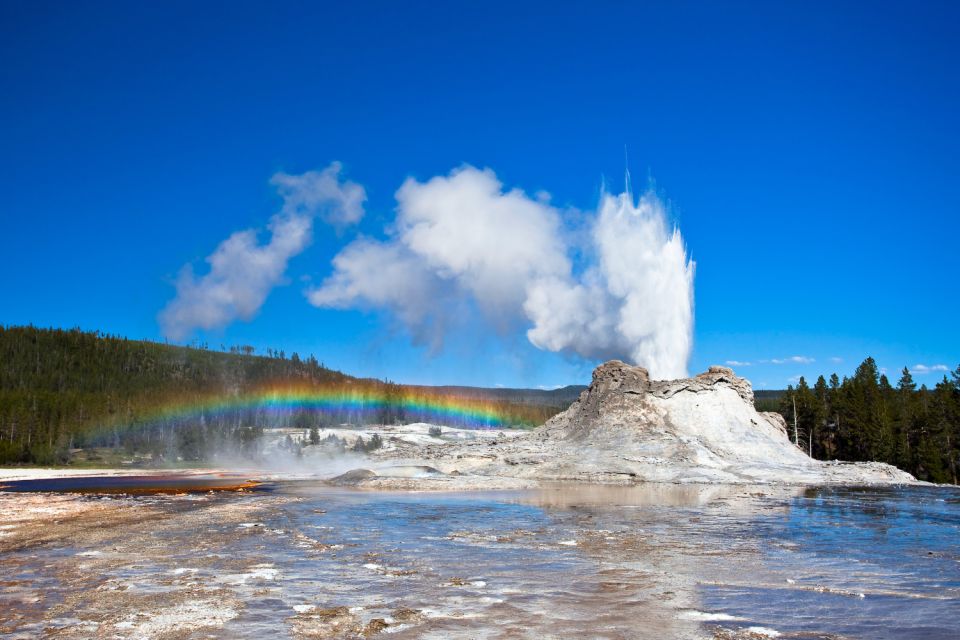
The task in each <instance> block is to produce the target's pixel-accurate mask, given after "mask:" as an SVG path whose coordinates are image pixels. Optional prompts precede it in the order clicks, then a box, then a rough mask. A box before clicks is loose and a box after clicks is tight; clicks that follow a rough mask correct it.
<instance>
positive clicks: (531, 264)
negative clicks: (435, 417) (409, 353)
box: [307, 166, 694, 378]
mask: <svg viewBox="0 0 960 640" xmlns="http://www.w3.org/2000/svg"><path fill="white" fill-rule="evenodd" d="M396 197H397V202H398V207H397V218H396V220H395V222H394V224H393V225H391V226H390V230H389V231H388V233H387V238H386V239H385V240H383V241H376V240H371V239H369V238H363V237H361V238H358V239H356V240H354V241H353V242H352V243H350V244H349V245H347V246H346V247H345V248H344V249H343V250H342V251H341V252H340V253H339V254H338V255H337V256H336V258H334V261H333V266H334V272H333V274H332V275H330V276H329V277H328V278H327V279H326V280H325V281H324V282H323V284H322V285H321V286H320V287H318V288H315V289H313V290H311V291H309V292H308V293H307V296H308V299H309V301H310V302H311V303H312V304H314V305H316V306H319V307H332V308H349V307H367V308H380V309H385V310H389V311H391V312H392V313H393V314H394V316H395V317H396V318H397V319H398V320H399V321H400V322H401V323H403V324H404V325H405V326H406V327H407V328H408V330H409V331H410V332H411V334H412V335H413V336H414V338H415V339H418V340H419V341H429V342H430V343H431V344H432V345H433V346H434V347H439V343H440V341H442V339H443V335H444V332H445V331H446V330H448V328H449V327H452V326H455V325H456V324H457V323H458V321H459V320H460V315H461V314H462V313H463V312H464V310H465V309H466V310H470V309H473V308H476V309H478V310H479V311H480V313H481V315H482V317H483V318H484V319H485V321H486V323H487V324H488V325H490V326H492V327H494V328H495V329H496V330H498V331H499V332H501V333H505V332H509V331H513V330H515V329H516V328H517V327H521V326H524V325H525V326H526V327H527V332H526V335H527V338H528V339H529V340H530V342H531V343H532V344H533V345H535V346H536V347H538V348H540V349H546V350H549V351H561V352H566V353H573V354H578V355H580V356H583V357H585V358H588V359H607V358H612V357H616V358H622V359H625V360H628V361H631V362H633V363H635V364H640V365H643V366H645V367H647V368H648V369H650V372H651V374H652V375H653V376H654V377H657V378H676V377H682V376H684V375H686V365H687V360H688V358H689V356H690V350H691V346H692V330H693V276H694V263H693V262H692V261H690V260H688V259H687V255H686V249H685V248H684V245H683V240H682V238H681V236H680V232H679V230H677V229H672V228H670V226H669V225H668V222H667V216H666V210H665V208H664V206H663V203H662V202H661V201H660V199H659V198H658V197H657V196H656V194H655V193H653V192H652V191H649V192H647V193H645V194H644V195H643V196H642V197H641V198H640V200H639V202H634V200H633V197H632V195H631V194H630V193H629V187H628V188H627V192H626V193H624V194H621V195H619V196H614V195H612V194H608V193H604V194H603V195H602V197H601V201H600V206H599V209H598V211H597V212H596V214H595V215H594V216H593V218H592V223H591V225H590V227H589V230H588V231H587V232H586V237H584V238H577V237H575V235H574V234H572V233H571V232H570V231H569V230H567V229H566V228H565V227H564V224H563V216H562V215H561V211H560V210H558V209H557V208H556V207H554V206H553V205H551V204H550V203H549V201H548V200H547V199H545V198H531V197H529V196H527V195H526V194H525V193H524V192H523V191H521V190H519V189H512V190H509V191H504V189H503V185H502V183H501V182H500V181H499V180H497V178H496V175H495V174H494V173H493V172H492V171H490V170H489V169H486V170H479V169H476V168H474V167H471V166H464V167H461V168H459V169H456V170H454V171H453V172H451V173H450V174H449V175H448V176H437V177H435V178H432V179H431V180H429V181H427V182H425V183H420V182H417V181H415V180H413V179H410V180H407V181H406V182H405V183H404V184H403V186H402V187H401V188H400V189H399V190H398V191H397V194H396ZM581 245H585V246H586V247H588V250H587V252H586V253H587V259H586V264H582V265H580V266H579V267H578V268H574V261H573V259H572V256H573V255H574V253H575V249H576V248H578V247H579V246H581Z"/></svg>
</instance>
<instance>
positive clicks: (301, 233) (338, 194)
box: [158, 162, 366, 340]
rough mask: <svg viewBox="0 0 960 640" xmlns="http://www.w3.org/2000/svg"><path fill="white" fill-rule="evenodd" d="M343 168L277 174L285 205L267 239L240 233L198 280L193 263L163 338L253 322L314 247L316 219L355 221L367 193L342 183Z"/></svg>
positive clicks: (163, 319) (163, 323) (163, 322)
mask: <svg viewBox="0 0 960 640" xmlns="http://www.w3.org/2000/svg"><path fill="white" fill-rule="evenodd" d="M340 170H341V166H340V163H338V162H334V163H333V164H331V165H330V166H329V167H327V168H326V169H324V170H323V171H308V172H307V173H304V174H301V175H290V174H286V173H278V174H276V175H275V176H273V179H272V180H271V183H272V184H274V185H275V186H276V187H277V191H278V193H279V194H280V196H281V197H282V198H283V206H282V207H281V209H280V211H279V212H278V213H276V214H275V215H273V216H272V217H271V218H270V222H269V223H268V224H267V230H268V231H269V232H270V239H269V241H267V242H266V243H265V244H261V243H260V241H259V239H258V232H257V230H255V229H246V230H243V231H237V232H235V233H233V234H231V235H230V237H229V238H227V239H226V240H224V241H223V242H221V243H220V245H219V246H218V247H217V248H216V250H214V252H213V253H212V254H210V255H209V256H208V257H207V263H208V264H209V265H210V269H209V271H208V272H207V273H206V274H204V275H202V276H199V277H198V276H196V275H194V272H193V267H192V265H189V264H188V265H186V266H184V267H183V268H182V269H181V270H180V275H179V277H178V278H177V283H176V287H177V295H176V297H174V299H173V300H171V301H170V302H169V303H168V304H167V306H166V307H165V308H164V309H163V311H161V312H160V315H159V318H158V319H159V321H160V328H161V330H162V331H163V335H165V336H166V337H168V338H170V339H172V340H183V339H185V338H187V337H188V336H189V335H190V334H191V333H193V332H194V331H195V330H196V329H219V328H222V327H225V326H226V325H228V324H230V323H231V322H233V321H234V320H236V319H241V320H249V319H250V318H252V317H253V316H254V315H256V313H257V312H258V311H259V310H260V307H261V306H263V303H264V301H265V300H266V298H267V295H268V294H269V293H270V291H271V290H272V289H273V288H274V287H275V286H277V285H278V284H280V283H281V282H282V281H283V278H284V273H285V272H286V270H287V263H288V262H289V260H290V258H292V257H293V256H296V255H297V254H299V253H301V252H302V251H303V250H304V249H305V248H306V247H307V246H308V245H309V244H310V241H311V239H312V235H313V218H314V217H315V216H319V217H320V218H321V219H323V220H324V221H326V222H328V223H330V224H333V225H336V226H343V225H346V224H351V223H355V222H357V221H358V220H359V219H360V218H361V217H362V216H363V202H364V201H365V200H366V193H365V192H364V190H363V187H362V186H360V185H358V184H356V183H353V182H349V181H341V180H340Z"/></svg>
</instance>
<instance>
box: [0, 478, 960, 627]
mask: <svg viewBox="0 0 960 640" xmlns="http://www.w3.org/2000/svg"><path fill="white" fill-rule="evenodd" d="M0 512H2V513H3V514H4V517H3V518H4V522H3V525H2V527H3V529H2V533H0V554H2V558H3V563H2V566H0V634H2V635H3V637H7V638H37V637H47V638H65V639H75V638H264V637H280V638H283V637H287V638H369V637H379V636H381V635H382V636H383V637H388V636H389V637H398V638H569V637H590V638H651V639H653V638H657V639H661V638H744V639H746V638H752V639H758V638H768V637H777V636H779V637H786V638H871V639H873V638H944V637H953V636H955V635H956V634H957V632H958V631H960V627H958V626H957V624H958V623H957V620H960V552H958V546H957V544H956V539H957V533H958V531H960V494H958V493H957V492H956V491H954V490H950V489H943V488H939V487H906V488H872V489H850V488H840V487H835V488H821V489H801V488H786V487H770V486H764V487H757V486H746V485H722V486H721V485H714V486H707V485H685V486H681V485H656V484H645V485H640V486H630V487H616V486H600V485H569V484H561V485H550V486H542V487H540V488H538V489H534V490H519V491H516V490H515V491H496V492H483V491H471V492H435V491H431V492H380V491H359V490H356V489H343V488H332V487H330V486H329V485H327V484H325V483H319V482H316V481H306V480H301V481H284V482H275V483H272V484H271V485H270V486H269V487H261V489H260V490H253V491H250V490H246V491H239V492H214V493H202V494H182V495H166V494H164V495H123V494H110V495H97V494H68V495H58V494H51V493H27V494H25V493H0Z"/></svg>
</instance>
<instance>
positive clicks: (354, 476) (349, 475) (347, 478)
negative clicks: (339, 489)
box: [329, 469, 377, 486]
mask: <svg viewBox="0 0 960 640" xmlns="http://www.w3.org/2000/svg"><path fill="white" fill-rule="evenodd" d="M376 475H377V474H376V473H374V472H373V471H370V469H351V470H350V471H347V472H346V473H341V474H340V475H339V476H337V477H335V478H331V479H330V480H329V482H330V484H335V485H340V486H351V485H355V484H358V483H360V482H362V481H364V480H367V479H368V478H374V477H376Z"/></svg>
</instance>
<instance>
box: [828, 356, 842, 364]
mask: <svg viewBox="0 0 960 640" xmlns="http://www.w3.org/2000/svg"><path fill="white" fill-rule="evenodd" d="M830 362H832V363H834V364H840V363H841V362H843V358H841V357H839V356H833V357H832V358H830Z"/></svg>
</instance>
